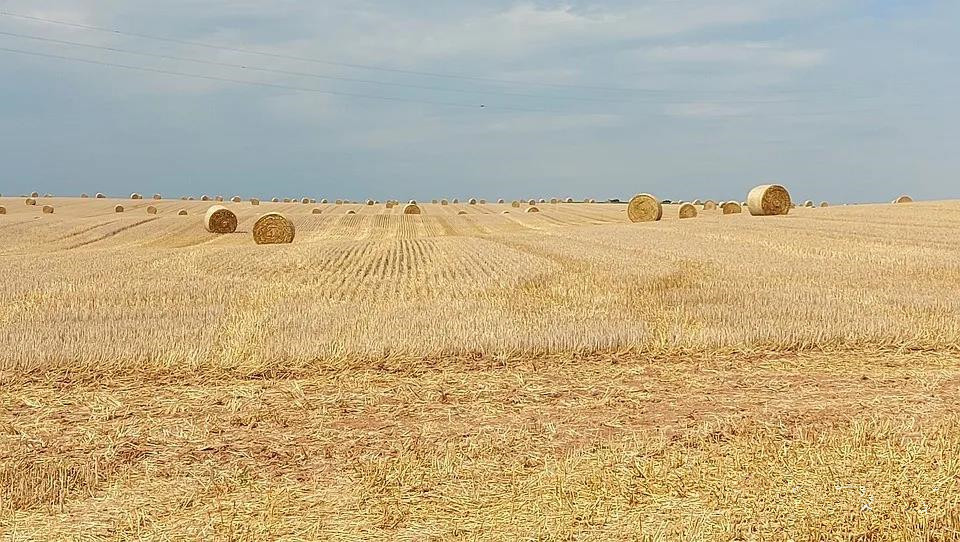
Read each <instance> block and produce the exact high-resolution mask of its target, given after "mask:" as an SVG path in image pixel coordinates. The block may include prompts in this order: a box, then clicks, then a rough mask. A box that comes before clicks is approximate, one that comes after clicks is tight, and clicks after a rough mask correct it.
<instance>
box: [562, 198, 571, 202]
mask: <svg viewBox="0 0 960 542" xmlns="http://www.w3.org/2000/svg"><path fill="white" fill-rule="evenodd" d="M563 202H564V203H573V198H567V199H565V200H563Z"/></svg>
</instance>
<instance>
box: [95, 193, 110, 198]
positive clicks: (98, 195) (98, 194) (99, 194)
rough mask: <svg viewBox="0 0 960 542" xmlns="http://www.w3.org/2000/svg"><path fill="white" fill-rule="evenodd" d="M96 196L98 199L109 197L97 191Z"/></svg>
mask: <svg viewBox="0 0 960 542" xmlns="http://www.w3.org/2000/svg"><path fill="white" fill-rule="evenodd" d="M94 197H95V198H96V199H103V198H105V197H107V196H104V195H103V194H101V193H100V192H97V195H96V196H94Z"/></svg>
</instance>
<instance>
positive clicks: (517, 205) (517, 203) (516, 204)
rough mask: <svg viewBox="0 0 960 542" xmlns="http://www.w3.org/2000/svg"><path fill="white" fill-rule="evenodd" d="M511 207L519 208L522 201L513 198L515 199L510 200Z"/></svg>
mask: <svg viewBox="0 0 960 542" xmlns="http://www.w3.org/2000/svg"><path fill="white" fill-rule="evenodd" d="M510 207H515V208H517V209H519V208H520V202H519V201H517V200H513V201H511V202H510Z"/></svg>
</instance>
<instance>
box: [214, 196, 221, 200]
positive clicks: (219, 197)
mask: <svg viewBox="0 0 960 542" xmlns="http://www.w3.org/2000/svg"><path fill="white" fill-rule="evenodd" d="M214 199H216V200H217V201H223V196H217V197H216V198H214Z"/></svg>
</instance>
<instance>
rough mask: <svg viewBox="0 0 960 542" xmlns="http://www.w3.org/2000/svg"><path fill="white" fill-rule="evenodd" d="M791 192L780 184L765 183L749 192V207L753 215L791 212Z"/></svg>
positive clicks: (774, 214)
mask: <svg viewBox="0 0 960 542" xmlns="http://www.w3.org/2000/svg"><path fill="white" fill-rule="evenodd" d="M791 205H792V203H791V201H790V192H787V189H786V188H784V187H783V186H780V185H779V184H763V185H760V186H758V187H756V188H754V189H753V190H751V191H750V193H749V194H747V208H748V209H749V210H750V214H751V215H753V216H777V215H785V214H787V213H789V212H790V206H791Z"/></svg>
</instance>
